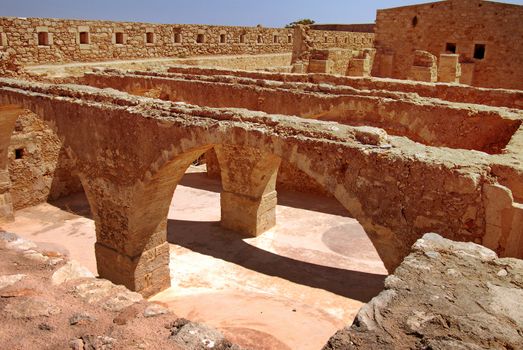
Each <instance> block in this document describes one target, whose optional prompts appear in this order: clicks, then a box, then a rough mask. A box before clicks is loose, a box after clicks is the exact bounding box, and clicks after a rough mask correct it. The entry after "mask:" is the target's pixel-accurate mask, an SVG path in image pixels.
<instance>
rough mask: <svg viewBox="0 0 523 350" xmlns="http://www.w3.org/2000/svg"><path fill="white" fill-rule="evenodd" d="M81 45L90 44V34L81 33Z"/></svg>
mask: <svg viewBox="0 0 523 350" xmlns="http://www.w3.org/2000/svg"><path fill="white" fill-rule="evenodd" d="M80 44H89V32H80Z"/></svg>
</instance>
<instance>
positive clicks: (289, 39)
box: [287, 35, 292, 44]
mask: <svg viewBox="0 0 523 350" xmlns="http://www.w3.org/2000/svg"><path fill="white" fill-rule="evenodd" d="M287 42H288V43H289V44H291V43H292V35H289V36H287Z"/></svg>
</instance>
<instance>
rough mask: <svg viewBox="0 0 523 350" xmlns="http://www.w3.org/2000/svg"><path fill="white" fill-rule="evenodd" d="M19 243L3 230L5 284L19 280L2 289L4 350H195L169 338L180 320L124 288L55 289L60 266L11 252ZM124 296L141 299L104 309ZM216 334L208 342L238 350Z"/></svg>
mask: <svg viewBox="0 0 523 350" xmlns="http://www.w3.org/2000/svg"><path fill="white" fill-rule="evenodd" d="M16 240H17V235H15V234H13V233H7V232H3V231H0V255H1V256H2V259H0V271H1V272H2V274H3V275H2V277H0V280H1V281H5V280H6V279H5V278H3V277H8V278H7V279H8V280H10V282H12V280H17V282H16V283H14V284H10V285H3V287H1V288H0V322H1V323H2V324H3V325H8V326H6V327H2V330H1V331H0V344H1V348H2V349H78V350H93V349H99V350H103V349H106V350H107V349H173V350H184V349H187V350H188V349H194V347H192V348H191V347H188V346H183V345H177V344H176V342H174V341H173V340H172V339H170V336H171V326H170V325H171V324H172V322H173V320H176V319H177V316H176V315H174V314H173V313H171V312H169V313H167V312H166V311H167V310H166V309H164V308H162V307H161V306H160V305H158V304H154V303H149V302H147V301H145V300H144V299H143V298H142V297H141V296H140V295H138V294H137V293H132V292H130V291H128V290H125V288H123V287H122V286H115V285H113V284H112V283H111V282H109V281H106V280H99V279H95V278H92V277H90V278H84V279H78V280H70V281H67V282H64V283H63V284H61V285H54V284H51V283H49V280H50V279H51V276H52V275H53V273H55V272H56V271H57V270H59V269H60V266H52V265H49V263H48V262H41V261H35V260H28V259H27V257H26V256H25V255H24V252H25V251H26V250H27V249H26V250H22V249H19V248H20V247H19V246H12V247H10V248H8V247H7V244H8V243H10V242H15V241H16ZM33 245H34V244H33ZM36 249H40V248H39V247H38V246H36ZM67 263H68V261H67V259H66V261H65V264H67ZM13 276H17V278H14V277H13ZM19 276H24V277H23V278H21V279H20V278H19ZM101 289H102V290H103V291H101ZM76 290H81V291H82V293H81V294H82V295H83V296H86V297H85V298H84V297H82V295H80V294H79V293H77V292H76ZM124 291H125V293H126V295H132V296H135V297H136V298H137V300H135V302H133V303H132V305H130V306H126V307H123V308H107V307H105V306H106V304H107V303H106V301H107V300H116V299H120V301H121V296H122V293H123V292H124ZM105 292H107V294H105ZM102 294H103V296H102ZM138 299H139V300H138ZM152 316H154V317H152ZM121 320H125V322H121ZM166 325H169V327H167V328H166ZM192 330H195V331H200V333H199V334H200V335H201V334H203V333H202V331H205V332H206V331H207V330H208V328H207V327H206V326H204V325H201V324H193V328H191V331H192ZM212 334H213V336H215V338H209V339H211V340H214V339H222V340H223V341H222V342H221V343H220V344H223V345H227V347H226V348H223V349H238V348H237V347H234V346H232V344H230V343H229V342H227V341H226V340H225V339H224V337H223V336H222V335H221V334H219V333H216V332H213V333H212ZM190 336H191V334H189V335H188V336H187V337H186V339H189V338H190ZM193 339H197V337H196V338H193ZM200 339H201V338H200ZM216 344H218V342H216ZM206 349H208V348H206ZM215 349H222V348H218V347H215Z"/></svg>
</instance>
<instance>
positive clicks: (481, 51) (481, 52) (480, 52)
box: [474, 44, 485, 60]
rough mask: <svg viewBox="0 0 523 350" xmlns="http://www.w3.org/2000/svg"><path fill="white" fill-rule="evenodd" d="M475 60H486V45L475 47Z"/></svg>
mask: <svg viewBox="0 0 523 350" xmlns="http://www.w3.org/2000/svg"><path fill="white" fill-rule="evenodd" d="M474 58H475V59H478V60H482V59H484V58H485V44H476V45H474Z"/></svg>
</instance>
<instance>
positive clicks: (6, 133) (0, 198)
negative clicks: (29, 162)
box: [0, 105, 24, 223]
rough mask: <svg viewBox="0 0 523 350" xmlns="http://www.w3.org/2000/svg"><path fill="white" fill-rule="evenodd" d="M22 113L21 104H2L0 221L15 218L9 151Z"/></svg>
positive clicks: (0, 127)
mask: <svg viewBox="0 0 523 350" xmlns="http://www.w3.org/2000/svg"><path fill="white" fill-rule="evenodd" d="M22 113H24V110H23V109H22V108H20V107H19V106H14V105H4V106H0V223H4V222H9V221H13V220H14V210H13V201H12V199H11V180H10V178H9V169H8V163H9V156H8V153H7V152H8V150H9V145H10V143H11V135H12V134H13V130H14V128H15V123H16V120H17V119H18V117H19V116H20V115H21V114H22Z"/></svg>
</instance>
